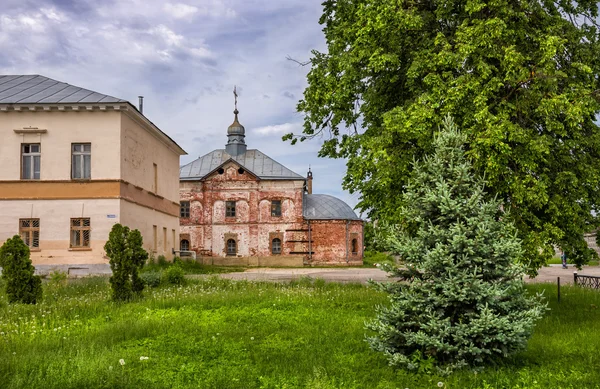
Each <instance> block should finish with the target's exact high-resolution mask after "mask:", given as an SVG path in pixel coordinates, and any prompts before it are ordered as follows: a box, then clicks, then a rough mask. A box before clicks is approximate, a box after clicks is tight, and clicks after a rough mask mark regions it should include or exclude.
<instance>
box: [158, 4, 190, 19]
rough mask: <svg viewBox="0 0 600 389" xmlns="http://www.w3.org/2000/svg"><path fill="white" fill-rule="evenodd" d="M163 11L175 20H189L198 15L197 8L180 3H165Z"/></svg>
mask: <svg viewBox="0 0 600 389" xmlns="http://www.w3.org/2000/svg"><path fill="white" fill-rule="evenodd" d="M164 10H165V11H166V12H167V13H168V14H170V15H171V16H172V17H174V18H176V19H190V18H191V17H192V16H194V15H195V14H196V13H198V7H194V6H193V5H187V4H182V3H176V4H173V3H167V4H165V6H164Z"/></svg>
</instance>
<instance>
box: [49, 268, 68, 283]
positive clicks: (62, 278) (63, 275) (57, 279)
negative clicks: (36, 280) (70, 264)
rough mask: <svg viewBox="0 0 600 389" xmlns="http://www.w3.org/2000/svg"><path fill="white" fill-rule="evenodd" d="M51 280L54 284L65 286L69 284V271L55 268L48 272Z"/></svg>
mask: <svg viewBox="0 0 600 389" xmlns="http://www.w3.org/2000/svg"><path fill="white" fill-rule="evenodd" d="M48 277H49V279H50V280H49V282H50V284H51V285H53V286H65V285H66V284H67V278H68V277H69V276H68V274H67V272H65V271H62V270H53V271H51V272H50V274H48Z"/></svg>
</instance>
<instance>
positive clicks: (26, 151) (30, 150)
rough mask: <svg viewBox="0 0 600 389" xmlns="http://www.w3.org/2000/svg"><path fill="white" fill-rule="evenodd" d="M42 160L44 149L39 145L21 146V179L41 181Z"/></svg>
mask: <svg viewBox="0 0 600 389" xmlns="http://www.w3.org/2000/svg"><path fill="white" fill-rule="evenodd" d="M41 159H42V149H41V145H40V144H39V143H28V144H23V145H21V178H22V179H24V180H39V179H40V164H41Z"/></svg>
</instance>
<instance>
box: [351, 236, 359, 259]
mask: <svg viewBox="0 0 600 389" xmlns="http://www.w3.org/2000/svg"><path fill="white" fill-rule="evenodd" d="M352 254H354V255H356V254H358V241H357V240H356V239H352Z"/></svg>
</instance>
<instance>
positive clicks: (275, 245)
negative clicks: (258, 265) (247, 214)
mask: <svg viewBox="0 0 600 389" xmlns="http://www.w3.org/2000/svg"><path fill="white" fill-rule="evenodd" d="M271 253H273V254H281V239H279V238H275V239H273V241H272V242H271Z"/></svg>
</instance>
